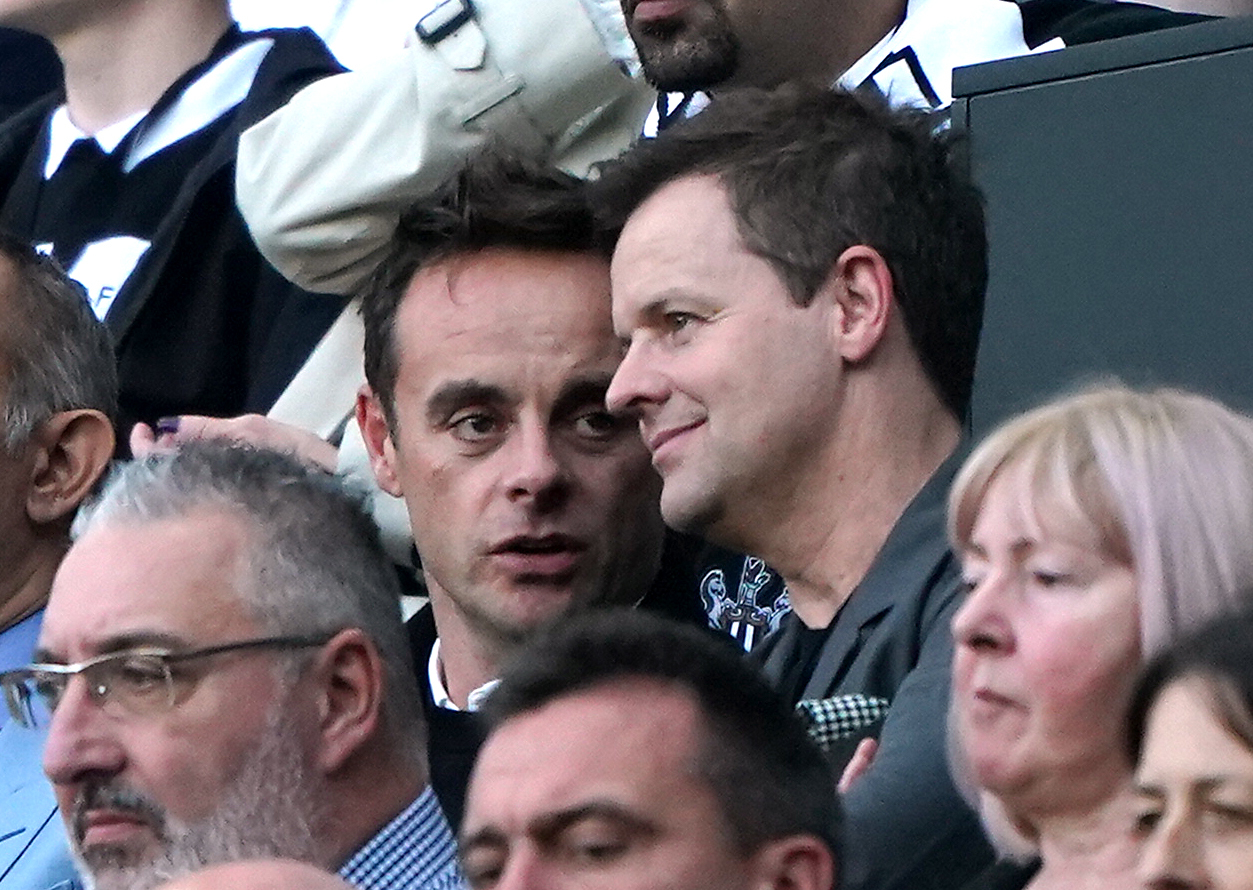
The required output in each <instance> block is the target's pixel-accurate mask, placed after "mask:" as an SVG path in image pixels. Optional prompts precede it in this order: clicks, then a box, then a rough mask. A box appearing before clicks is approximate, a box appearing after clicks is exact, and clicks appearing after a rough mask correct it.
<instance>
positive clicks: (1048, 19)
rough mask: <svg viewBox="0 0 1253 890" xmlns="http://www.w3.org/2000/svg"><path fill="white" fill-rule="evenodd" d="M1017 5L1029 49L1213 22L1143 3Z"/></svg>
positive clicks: (1095, 0)
mask: <svg viewBox="0 0 1253 890" xmlns="http://www.w3.org/2000/svg"><path fill="white" fill-rule="evenodd" d="M1018 6H1019V9H1020V10H1021V12H1022V23H1023V36H1024V37H1025V38H1026V41H1027V44H1028V45H1029V46H1039V45H1040V44H1042V43H1045V42H1047V41H1049V40H1051V39H1053V38H1054V37H1060V38H1061V39H1062V40H1063V41H1064V42H1065V43H1066V45H1067V46H1075V45H1077V44H1081V43H1095V42H1096V41H1098V40H1109V39H1111V38H1114V37H1126V36H1128V35H1130V34H1143V33H1145V32H1148V31H1160V30H1162V29H1165V28H1178V27H1180V26H1182V25H1191V24H1195V23H1197V22H1204V21H1209V20H1210V19H1211V16H1206V15H1198V14H1196V13H1185V12H1174V11H1172V10H1169V9H1161V8H1160V7H1157V6H1149V5H1147V4H1144V3H1126V2H1119V3H1109V2H1102V0H1020V2H1019V4H1018Z"/></svg>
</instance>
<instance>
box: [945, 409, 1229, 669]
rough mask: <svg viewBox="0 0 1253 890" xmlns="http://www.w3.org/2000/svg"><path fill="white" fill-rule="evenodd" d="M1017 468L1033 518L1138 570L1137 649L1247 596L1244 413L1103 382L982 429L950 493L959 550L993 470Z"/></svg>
mask: <svg viewBox="0 0 1253 890" xmlns="http://www.w3.org/2000/svg"><path fill="white" fill-rule="evenodd" d="M1010 465H1014V466H1027V467H1028V468H1029V469H1028V472H1029V473H1030V475H1031V479H1032V488H1033V491H1034V492H1035V502H1036V503H1035V508H1036V513H1037V519H1038V521H1039V522H1040V523H1042V524H1043V525H1045V526H1046V527H1049V528H1057V527H1059V526H1060V527H1062V528H1066V527H1070V528H1074V527H1076V525H1078V527H1081V528H1088V529H1092V530H1094V531H1095V532H1096V534H1097V537H1098V540H1100V541H1101V543H1102V546H1103V547H1104V548H1105V550H1106V551H1107V553H1108V555H1109V556H1111V557H1112V558H1115V559H1118V560H1120V561H1122V562H1123V563H1124V564H1126V565H1128V566H1129V567H1130V568H1131V569H1132V570H1133V571H1134V572H1135V576H1136V585H1137V590H1138V593H1139V600H1140V630H1141V639H1142V643H1143V648H1144V652H1145V654H1146V655H1150V654H1152V653H1153V652H1156V651H1158V650H1159V649H1161V648H1162V647H1163V646H1165V645H1166V644H1168V643H1169V642H1170V641H1171V640H1173V639H1175V638H1176V637H1178V636H1179V635H1180V634H1181V633H1182V632H1184V631H1188V630H1191V629H1193V628H1196V627H1198V626H1200V625H1201V624H1204V623H1205V622H1206V621H1207V620H1209V619H1210V618H1213V617H1214V616H1216V615H1218V614H1222V613H1224V612H1228V611H1232V610H1234V609H1238V608H1240V607H1241V606H1246V605H1248V604H1250V603H1249V598H1250V594H1251V593H1253V418H1250V417H1246V416H1245V415H1243V414H1239V413H1237V412H1235V411H1233V410H1231V409H1230V408H1228V407H1226V406H1225V405H1222V404H1221V403H1219V402H1216V401H1214V400H1213V399H1209V398H1206V397H1205V396H1200V395H1196V394H1194V393H1189V392H1184V391H1182V390H1178V389H1154V390H1147V391H1139V390H1135V389H1131V388H1129V387H1127V386H1123V385H1121V384H1107V385H1102V386H1100V387H1096V388H1093V389H1089V390H1086V391H1083V392H1080V393H1078V394H1075V395H1071V396H1068V397H1065V398H1061V399H1057V400H1055V401H1053V402H1049V403H1048V404H1045V405H1043V406H1041V407H1039V408H1036V409H1035V410H1033V411H1029V412H1027V413H1026V414H1023V415H1021V416H1019V417H1016V418H1014V419H1012V420H1010V421H1009V422H1007V423H1006V424H1005V425H1004V426H1002V427H1000V428H999V429H997V430H995V431H994V432H993V433H991V434H990V435H989V436H988V437H987V438H986V439H985V440H984V441H983V442H982V443H980V444H979V446H978V447H977V448H976V449H975V450H974V452H973V453H972V454H971V455H970V457H969V458H968V459H967V461H966V463H965V465H964V466H963V467H962V469H961V471H960V472H959V473H958V475H957V479H956V481H955V482H954V483H953V490H952V493H951V495H950V498H949V533H950V537H951V539H952V540H953V542H954V545H955V546H956V547H957V548H958V549H961V548H962V547H963V546H964V545H965V544H966V543H968V542H969V540H970V533H971V530H972V529H973V527H974V521H975V517H976V516H977V514H978V511H979V508H980V507H981V505H982V503H983V498H984V495H985V494H986V492H987V489H988V486H989V485H990V484H991V483H992V480H993V478H994V477H995V476H996V475H997V474H998V473H1000V471H1001V470H1003V469H1004V468H1005V467H1007V466H1010Z"/></svg>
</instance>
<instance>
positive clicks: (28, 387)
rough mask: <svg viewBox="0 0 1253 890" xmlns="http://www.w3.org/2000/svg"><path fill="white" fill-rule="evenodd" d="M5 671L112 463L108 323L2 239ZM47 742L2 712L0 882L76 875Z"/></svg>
mask: <svg viewBox="0 0 1253 890" xmlns="http://www.w3.org/2000/svg"><path fill="white" fill-rule="evenodd" d="M0 315H2V316H3V318H4V319H5V325H4V328H3V332H2V333H0V369H2V370H0V406H2V409H0V410H2V414H3V430H2V431H0V567H2V568H3V570H4V571H3V574H0V672H3V671H8V670H12V669H15V668H19V667H22V666H24V665H26V664H27V662H29V661H30V658H31V653H32V652H33V651H34V649H35V643H36V640H37V639H38V637H39V628H40V624H41V622H42V620H43V614H44V605H45V604H46V603H47V601H48V591H49V589H50V588H51V586H52V577H53V575H54V574H55V573H56V570H57V566H58V565H59V564H60V562H61V558H62V557H63V556H64V555H65V551H66V548H68V547H69V543H70V539H69V530H70V522H71V521H72V520H73V518H74V512H75V511H76V510H77V509H78V505H79V504H80V503H81V502H82V501H83V499H84V498H86V497H87V495H88V494H89V493H90V492H91V491H92V488H93V487H94V486H95V484H96V481H97V480H98V479H99V478H100V476H101V474H102V473H103V472H104V469H105V467H106V466H108V463H109V458H110V456H111V455H112V454H113V427H112V423H111V418H112V417H113V415H114V414H115V412H116V411H117V376H116V374H115V373H114V366H113V350H112V348H111V346H110V344H109V338H108V335H107V334H106V332H105V330H104V326H103V325H102V324H100V322H98V321H97V320H96V318H95V317H94V316H93V315H92V314H91V310H90V309H88V308H87V304H86V302H85V301H84V300H83V296H82V291H81V289H80V288H79V287H78V286H77V285H75V284H74V282H72V281H70V280H69V279H68V278H67V277H66V276H65V273H64V272H62V271H61V269H60V268H59V267H58V266H57V265H56V263H55V262H53V261H52V260H50V259H48V258H46V257H42V256H39V255H38V254H37V253H36V252H35V251H34V249H32V248H31V247H30V246H29V245H27V244H24V243H22V242H20V241H18V240H17V239H15V238H12V237H10V236H8V235H5V234H2V233H0ZM42 748H43V733H42V732H39V731H35V730H31V729H27V728H26V727H24V726H22V725H21V724H20V722H19V721H17V720H15V719H13V717H12V715H11V714H10V713H9V711H8V710H7V709H0V764H3V768H2V769H0V884H3V885H4V886H5V887H18V888H32V890H44V888H46V887H52V886H54V885H56V884H58V883H60V882H61V881H64V880H70V879H72V878H73V877H74V868H73V864H72V862H71V860H70V855H69V850H68V848H67V846H66V843H65V835H64V832H63V831H62V829H61V820H60V818H59V817H58V816H57V803H56V800H55V798H54V797H53V794H52V789H51V787H50V786H49V785H48V781H47V779H46V778H44V775H43V770H42V769H40V755H41V751H42Z"/></svg>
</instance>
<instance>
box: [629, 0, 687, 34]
mask: <svg viewBox="0 0 1253 890" xmlns="http://www.w3.org/2000/svg"><path fill="white" fill-rule="evenodd" d="M690 2H691V0H638V2H636V3H635V4H634V5H633V6H632V7H631V11H630V13H629V15H628V19H629V20H630V21H631V22H632V23H633V24H634V25H636V26H638V27H640V28H648V29H656V28H657V27H659V26H662V25H664V24H666V23H675V22H677V21H678V20H679V19H680V18H682V17H683V14H684V13H685V12H686V11H687V8H688V6H689V5H690Z"/></svg>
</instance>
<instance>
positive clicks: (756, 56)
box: [727, 0, 905, 88]
mask: <svg viewBox="0 0 1253 890" xmlns="http://www.w3.org/2000/svg"><path fill="white" fill-rule="evenodd" d="M779 10H780V12H778V13H776V14H775V15H774V16H772V17H763V19H762V20H760V21H756V22H754V23H753V27H751V28H745V29H744V33H743V35H742V46H741V56H740V64H739V69H738V71H737V73H736V75H735V77H734V79H733V80H732V81H729V82H728V83H727V86H737V87H738V86H751V87H765V88H769V87H774V86H777V85H779V84H781V83H784V82H785V81H791V80H800V81H806V82H809V83H812V84H815V85H818V86H823V87H827V86H831V85H832V84H833V83H835V81H836V80H837V79H838V78H839V77H840V75H841V74H843V73H844V72H845V71H846V70H847V69H848V68H849V67H851V66H852V65H853V63H854V62H856V61H857V60H858V59H860V58H861V57H862V56H864V55H865V54H866V53H868V52H869V51H870V50H871V49H873V48H874V46H875V44H877V43H878V42H879V41H880V40H882V39H883V38H884V36H886V35H887V34H888V32H890V31H891V30H892V29H893V28H895V27H896V26H897V25H898V24H899V23H900V22H901V20H902V19H903V18H904V17H905V0H856V2H845V0H835V2H832V0H821V2H809V0H806V2H802V3H797V2H789V3H785V4H781V5H780V6H779Z"/></svg>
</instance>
